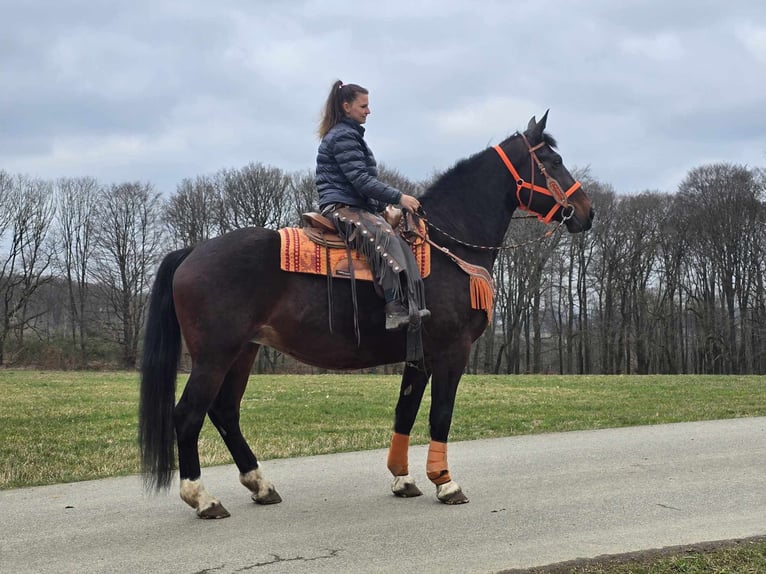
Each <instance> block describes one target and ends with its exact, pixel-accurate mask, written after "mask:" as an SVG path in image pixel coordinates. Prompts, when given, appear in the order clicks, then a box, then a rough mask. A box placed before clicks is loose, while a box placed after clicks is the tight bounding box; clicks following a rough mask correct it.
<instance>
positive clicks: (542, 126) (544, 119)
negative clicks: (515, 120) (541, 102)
mask: <svg viewBox="0 0 766 574" xmlns="http://www.w3.org/2000/svg"><path fill="white" fill-rule="evenodd" d="M549 111H551V110H550V108H549V109H547V110H545V113H544V114H543V117H541V118H540V121H539V122H538V123H537V126H538V127H539V128H540V133H541V134H542V133H543V131H544V130H545V124H547V123H548V112H549Z"/></svg>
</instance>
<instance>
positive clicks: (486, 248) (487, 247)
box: [418, 208, 571, 251]
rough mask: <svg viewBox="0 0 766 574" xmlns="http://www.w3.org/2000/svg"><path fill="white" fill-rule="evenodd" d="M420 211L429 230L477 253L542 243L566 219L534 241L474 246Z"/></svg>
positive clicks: (429, 240)
mask: <svg viewBox="0 0 766 574" xmlns="http://www.w3.org/2000/svg"><path fill="white" fill-rule="evenodd" d="M420 211H421V213H422V215H419V216H418V217H420V218H421V219H422V220H423V221H424V222H425V223H426V225H427V226H428V227H430V228H431V229H435V230H436V231H438V232H439V233H441V234H442V235H444V236H445V237H448V238H449V239H451V240H452V241H454V242H455V243H457V244H458V245H462V246H463V247H469V248H471V249H475V250H477V251H505V250H512V249H519V248H521V247H526V246H527V245H532V244H533V243H539V242H541V241H544V240H546V239H548V238H549V237H551V236H552V235H553V234H554V233H556V232H557V231H560V230H561V226H562V225H563V224H564V222H565V221H566V219H562V220H561V221H558V222H556V227H553V228H552V229H548V230H547V231H546V232H545V233H544V234H543V235H541V236H540V237H537V238H535V239H529V240H527V241H522V242H521V243H512V244H510V245H476V244H474V243H469V242H467V241H463V240H462V239H458V238H457V237H455V236H454V235H451V234H450V233H447V232H446V231H444V230H443V229H441V228H440V227H439V226H438V225H436V224H434V223H432V222H430V221H429V220H428V217H427V215H426V213H425V210H424V209H422V208H421V210H420ZM533 217H535V218H537V216H535V215H528V216H523V217H515V218H514V219H531V218H533ZM570 217H571V216H570ZM538 219H539V218H538ZM567 219H568V218H567ZM421 238H422V239H423V240H424V241H427V242H428V243H430V244H431V245H433V246H434V247H436V248H438V249H439V250H442V251H443V250H444V249H445V248H443V247H441V246H440V245H437V244H436V243H434V242H433V241H432V240H431V238H430V237H428V236H425V237H422V236H421Z"/></svg>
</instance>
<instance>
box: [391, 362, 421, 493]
mask: <svg viewBox="0 0 766 574" xmlns="http://www.w3.org/2000/svg"><path fill="white" fill-rule="evenodd" d="M429 375H430V374H429V373H428V372H426V371H421V370H418V369H416V368H415V367H412V366H409V365H407V366H405V367H404V374H403V375H402V385H401V389H400V391H399V400H398V402H397V403H396V412H395V418H394V434H393V436H392V437H391V446H390V447H389V449H388V470H390V471H391V474H393V475H394V480H393V482H392V483H391V491H392V492H393V493H394V494H395V495H396V496H401V497H402V498H411V497H413V496H420V495H421V494H423V493H422V492H421V491H420V489H419V488H418V487H417V486H416V485H415V479H414V478H412V476H410V471H409V457H408V450H409V446H410V432H411V431H412V427H413V425H414V424H415V418H416V417H417V414H418V409H420V402H421V401H422V399H423V392H424V391H425V388H426V385H427V384H428V377H429Z"/></svg>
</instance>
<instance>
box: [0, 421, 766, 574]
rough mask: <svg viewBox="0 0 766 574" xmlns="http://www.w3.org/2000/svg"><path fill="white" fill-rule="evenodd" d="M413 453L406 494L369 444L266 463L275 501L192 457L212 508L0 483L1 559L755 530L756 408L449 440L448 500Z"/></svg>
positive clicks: (110, 488)
mask: <svg viewBox="0 0 766 574" xmlns="http://www.w3.org/2000/svg"><path fill="white" fill-rule="evenodd" d="M425 455H426V451H425V447H415V448H413V449H412V452H411V455H410V457H411V458H410V468H411V470H417V471H418V472H417V473H416V477H417V478H418V480H419V484H420V486H421V488H423V490H424V492H426V495H425V496H422V497H420V498H415V499H397V498H395V497H393V496H392V495H390V494H389V491H388V488H389V480H388V476H387V471H386V468H385V452H384V451H380V450H378V451H369V452H356V453H347V454H340V455H330V456H316V457H306V458H298V459H288V460H275V461H270V462H267V463H266V465H265V467H264V470H265V472H266V474H267V476H268V477H269V478H270V479H271V480H273V481H274V482H275V484H276V485H277V487H278V490H279V492H280V493H281V495H282V497H283V498H284V502H283V503H282V504H279V505H274V506H266V507H261V506H256V505H254V504H253V503H251V502H250V499H249V497H248V496H247V492H246V491H245V490H244V488H243V487H241V486H240V485H239V483H238V478H237V472H236V469H235V468H234V467H233V466H223V467H215V468H210V469H205V470H204V471H203V473H204V474H203V476H204V479H205V483H206V485H207V486H208V488H209V489H210V490H211V491H212V492H213V493H215V494H216V495H217V496H219V497H220V498H221V499H222V501H223V502H224V504H225V505H226V507H227V508H228V509H229V511H230V512H231V513H232V517H231V518H228V519H226V520H220V521H202V520H199V519H197V518H196V517H195V515H194V513H193V511H192V510H190V509H188V508H187V507H186V506H185V505H184V504H183V503H182V502H181V501H180V499H179V498H178V495H177V489H176V487H175V486H174V487H173V490H172V492H171V494H170V495H167V496H166V495H161V496H146V495H144V494H142V491H141V485H140V480H139V478H138V477H135V476H133V477H126V478H118V479H109V480H99V481H92V482H82V483H75V484H63V485H57V486H50V487H40V488H29V489H20V490H12V491H4V492H0V510H1V511H2V514H1V516H2V521H3V528H2V534H1V535H0V571H1V572H9V573H10V572H12V573H16V574H19V573H25V572H30V573H31V572H34V573H36V574H44V573H46V572H51V573H56V574H62V573H68V572H73V573H74V572H76V573H78V574H79V573H84V572H88V573H89V572H99V573H111V572H119V573H125V572H130V573H136V572H152V573H155V572H156V573H164V572H177V573H181V574H198V573H203V572H205V573H211V574H229V573H235V572H257V573H258V574H272V573H311V574H321V573H338V572H353V573H364V572H386V573H390V572H418V573H429V572H434V573H436V572H438V573H445V572H458V573H461V574H465V573H484V572H487V573H489V572H497V571H500V570H503V569H509V568H523V567H530V566H536V565H537V566H539V565H544V564H551V563H555V562H561V561H565V560H571V559H575V558H587V557H594V556H597V555H601V554H613V553H622V552H629V551H637V550H644V549H650V548H661V547H665V546H673V545H680V544H690V543H696V542H703V541H710V540H723V539H730V538H742V537H749V536H756V535H763V534H766V488H765V487H766V418H747V419H736V420H727V421H713V422H704V423H683V424H673V425H659V426H651V427H636V428H627V429H615V430H601V431H587V432H571V433H559V434H546V435H537V436H523V437H515V438H508V439H493V440H483V441H471V442H462V443H451V444H450V452H449V458H450V466H451V469H452V476H453V478H455V479H456V480H457V481H458V482H460V484H461V485H462V486H463V488H464V490H465V491H466V493H467V494H468V496H469V497H470V498H471V503H470V504H466V505H462V506H457V507H448V506H445V505H442V504H440V503H438V502H436V499H435V497H434V493H433V491H432V488H431V485H430V483H428V482H427V480H426V478H425V476H424V475H425V472H424V467H425Z"/></svg>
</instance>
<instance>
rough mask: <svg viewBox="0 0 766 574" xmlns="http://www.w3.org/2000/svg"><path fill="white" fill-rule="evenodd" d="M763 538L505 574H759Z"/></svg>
mask: <svg viewBox="0 0 766 574" xmlns="http://www.w3.org/2000/svg"><path fill="white" fill-rule="evenodd" d="M764 572H766V537H763V536H760V537H756V538H750V539H746V540H735V541H731V542H721V543H703V544H699V545H696V546H691V547H684V548H670V549H665V550H659V551H648V552H639V553H632V554H627V555H624V556H607V557H604V558H596V559H594V560H581V561H575V562H567V563H563V564H554V565H551V566H543V567H540V568H530V569H527V570H510V571H508V572H507V574H763V573H764Z"/></svg>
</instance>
